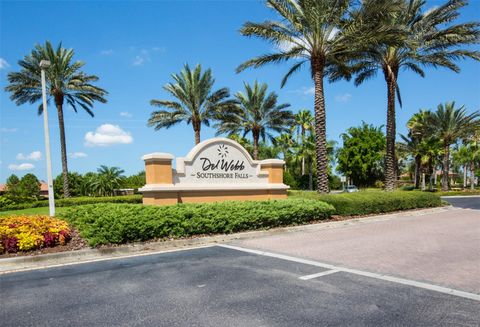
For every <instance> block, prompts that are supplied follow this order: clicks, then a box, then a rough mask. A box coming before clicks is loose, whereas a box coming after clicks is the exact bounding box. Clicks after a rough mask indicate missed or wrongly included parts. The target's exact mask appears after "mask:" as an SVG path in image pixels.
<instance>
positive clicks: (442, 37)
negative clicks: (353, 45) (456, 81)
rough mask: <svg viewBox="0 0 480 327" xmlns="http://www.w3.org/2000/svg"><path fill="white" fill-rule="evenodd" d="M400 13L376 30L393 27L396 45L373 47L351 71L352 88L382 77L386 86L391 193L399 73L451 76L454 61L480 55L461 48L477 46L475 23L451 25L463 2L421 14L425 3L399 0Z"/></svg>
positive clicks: (387, 184) (453, 1)
mask: <svg viewBox="0 0 480 327" xmlns="http://www.w3.org/2000/svg"><path fill="white" fill-rule="evenodd" d="M401 2H402V4H401V6H402V7H403V9H402V10H400V11H398V12H397V14H395V15H385V16H384V17H383V18H384V19H383V20H380V21H379V25H381V26H384V27H387V26H391V27H394V26H396V27H397V28H399V29H400V30H401V31H402V32H399V34H398V38H397V42H399V41H400V43H397V44H391V43H381V42H380V43H377V44H374V45H373V46H372V47H370V48H369V49H368V50H367V51H364V52H363V53H362V54H361V56H359V57H357V58H355V60H353V62H355V64H354V65H353V70H354V71H356V72H357V77H356V79H355V85H360V84H361V83H363V82H364V81H365V80H367V79H369V78H372V77H374V76H375V75H376V73H377V71H379V70H380V71H381V72H382V73H383V76H384V78H385V82H386V84H387V97H388V101H387V152H386V160H385V188H386V189H387V190H393V189H394V188H395V185H396V169H395V158H396V157H395V136H396V124H395V99H396V96H398V101H399V103H400V105H401V104H402V102H401V97H400V89H399V86H398V76H399V72H400V70H401V69H404V70H410V71H412V72H414V73H416V74H418V75H420V76H422V77H424V76H425V72H424V71H423V69H422V68H423V67H434V68H437V67H446V68H448V69H450V70H452V71H454V72H459V71H460V68H459V67H458V66H457V65H456V64H455V61H456V60H459V59H464V58H473V59H475V60H480V52H479V51H475V50H467V49H462V48H460V47H461V46H462V45H468V44H475V43H477V42H478V38H479V36H480V31H479V28H478V27H479V26H480V24H479V23H477V22H474V23H463V24H457V25H451V24H450V23H451V22H452V21H454V20H455V19H456V18H457V17H458V16H459V12H458V10H459V9H460V8H462V7H464V6H465V5H466V4H467V2H466V1H465V0H449V1H447V2H446V3H444V4H443V5H441V6H439V7H436V8H434V9H431V10H429V11H424V7H425V1H424V0H402V1H401Z"/></svg>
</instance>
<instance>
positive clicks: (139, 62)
mask: <svg viewBox="0 0 480 327" xmlns="http://www.w3.org/2000/svg"><path fill="white" fill-rule="evenodd" d="M145 61H146V58H145V57H144V56H140V55H138V56H135V58H134V59H133V63H132V64H133V65H134V66H141V65H143V64H144V63H145Z"/></svg>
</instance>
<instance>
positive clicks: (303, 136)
mask: <svg viewBox="0 0 480 327" xmlns="http://www.w3.org/2000/svg"><path fill="white" fill-rule="evenodd" d="M301 128H302V142H303V140H304V139H305V128H304V127H303V124H302V127H301ZM303 175H305V158H302V176H303Z"/></svg>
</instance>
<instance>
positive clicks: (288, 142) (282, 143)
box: [273, 133, 295, 171]
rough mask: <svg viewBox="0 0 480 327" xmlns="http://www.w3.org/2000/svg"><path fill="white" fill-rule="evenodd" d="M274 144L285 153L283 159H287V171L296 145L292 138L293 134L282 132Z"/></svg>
mask: <svg viewBox="0 0 480 327" xmlns="http://www.w3.org/2000/svg"><path fill="white" fill-rule="evenodd" d="M273 144H274V145H275V146H276V147H278V148H279V149H280V152H281V153H282V154H283V160H285V167H284V169H285V171H287V167H288V162H289V160H290V156H291V153H292V148H293V146H294V145H295V141H294V140H293V138H292V134H287V133H285V134H280V135H279V136H277V137H276V138H275V139H274V140H273Z"/></svg>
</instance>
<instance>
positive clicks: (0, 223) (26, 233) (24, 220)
mask: <svg viewBox="0 0 480 327" xmlns="http://www.w3.org/2000/svg"><path fill="white" fill-rule="evenodd" d="M70 235H71V231H70V228H69V227H68V224H67V223H66V222H65V221H63V220H59V219H56V218H53V217H49V216H18V215H16V216H5V217H0V254H4V253H15V252H18V251H31V250H36V249H40V248H44V247H53V246H56V245H64V244H66V243H67V242H68V241H69V240H70Z"/></svg>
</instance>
